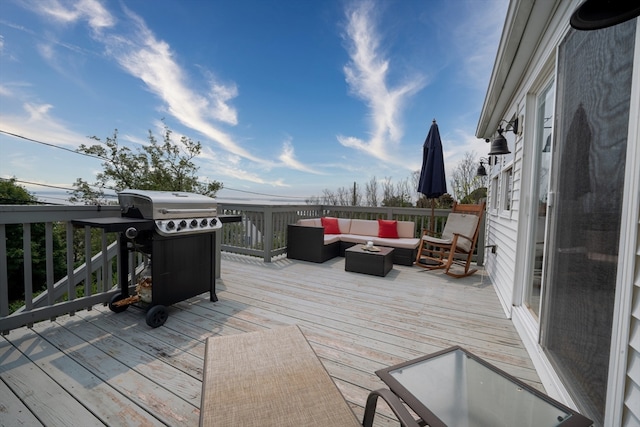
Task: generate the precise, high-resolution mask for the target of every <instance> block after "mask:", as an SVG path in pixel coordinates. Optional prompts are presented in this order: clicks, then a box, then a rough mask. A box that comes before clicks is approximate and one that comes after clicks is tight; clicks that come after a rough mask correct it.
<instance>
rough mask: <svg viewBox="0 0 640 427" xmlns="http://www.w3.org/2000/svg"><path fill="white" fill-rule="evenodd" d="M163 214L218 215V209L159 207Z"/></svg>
mask: <svg viewBox="0 0 640 427" xmlns="http://www.w3.org/2000/svg"><path fill="white" fill-rule="evenodd" d="M159 211H160V213H161V214H179V215H180V214H206V213H208V214H213V215H216V214H217V212H218V210H217V209H216V208H202V209H165V208H162V209H159Z"/></svg>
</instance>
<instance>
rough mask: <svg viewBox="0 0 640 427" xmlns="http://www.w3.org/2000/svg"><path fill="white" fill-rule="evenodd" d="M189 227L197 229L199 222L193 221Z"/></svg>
mask: <svg viewBox="0 0 640 427" xmlns="http://www.w3.org/2000/svg"><path fill="white" fill-rule="evenodd" d="M189 226H190V227H191V228H196V227H197V226H198V220H197V219H192V220H191V223H190V224H189Z"/></svg>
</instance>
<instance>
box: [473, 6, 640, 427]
mask: <svg viewBox="0 0 640 427" xmlns="http://www.w3.org/2000/svg"><path fill="white" fill-rule="evenodd" d="M583 1H584V0H570V1H566V0H555V1H551V0H549V1H545V2H540V1H538V2H535V1H532V0H512V1H511V3H510V5H509V11H508V13H507V21H506V24H505V28H504V30H503V36H502V40H501V44H500V48H499V51H498V56H497V59H496V62H495V64H494V70H493V74H492V78H491V82H490V85H489V89H488V92H487V98H486V99H485V102H484V106H483V111H482V114H481V118H480V121H479V124H478V131H477V133H476V135H477V136H478V137H479V138H493V137H494V136H495V133H493V132H494V130H495V129H496V128H497V127H498V123H499V120H500V119H510V118H511V117H513V115H514V114H516V112H517V113H518V115H522V116H523V117H524V123H521V125H522V124H524V126H525V132H524V133H523V138H522V139H520V138H517V140H515V141H514V135H513V133H511V132H509V135H508V140H509V148H510V150H511V151H512V153H513V154H512V156H513V157H512V158H507V159H502V160H501V161H502V162H504V163H505V164H504V165H497V166H496V165H494V166H492V169H491V176H490V177H489V182H492V177H494V176H496V174H500V173H501V172H500V171H501V170H504V168H505V167H509V165H512V166H513V191H512V205H511V210H510V211H508V212H505V211H502V210H501V209H500V208H498V209H492V208H493V206H491V204H490V203H491V200H492V198H493V197H494V196H498V200H497V202H498V206H501V204H502V202H503V200H501V197H502V194H503V191H502V188H500V187H499V186H500V185H503V183H502V181H501V180H499V186H498V187H496V188H494V187H492V186H490V187H489V194H488V207H487V224H486V245H496V247H497V251H496V253H495V254H492V253H491V251H490V250H487V252H486V255H485V267H486V270H487V272H488V274H489V276H490V278H491V281H492V283H493V285H494V287H495V289H496V292H497V294H498V296H499V298H500V300H501V302H502V304H503V307H504V309H505V312H506V313H507V315H508V316H513V317H512V318H513V320H514V324H515V325H516V327H517V329H518V331H519V333H520V335H521V337H522V339H523V340H524V342H525V345H526V346H527V349H528V351H529V353H530V354H531V357H532V359H533V360H534V363H535V364H536V368H537V369H538V370H539V374H540V377H541V379H542V380H543V384H544V385H545V387H546V388H547V392H548V393H549V394H550V395H551V396H552V397H554V398H556V399H559V400H561V401H563V402H564V403H566V404H568V405H569V406H574V407H575V405H574V404H573V402H572V401H571V399H570V397H569V394H568V393H567V391H566V390H565V389H564V387H563V385H562V384H561V381H560V379H559V376H558V375H557V373H555V372H554V371H553V367H552V365H551V364H550V363H549V361H548V360H547V359H546V356H545V354H544V352H543V351H542V348H541V346H540V345H539V336H538V335H539V332H538V330H537V329H536V325H537V324H536V323H535V320H532V317H531V316H530V315H529V313H528V311H527V309H526V307H524V305H523V304H522V289H521V288H519V286H521V283H522V280H523V279H524V278H523V277H522V266H521V265H520V266H519V265H518V263H520V264H522V262H523V261H522V257H519V256H518V255H517V252H518V251H522V250H523V249H524V248H525V246H526V244H527V242H522V241H518V235H523V234H522V230H521V228H522V227H525V226H526V224H522V223H519V221H521V222H525V221H526V218H523V215H522V214H523V212H525V210H527V209H528V203H530V202H529V201H528V200H529V196H528V194H527V191H528V188H529V182H528V181H527V176H528V175H527V174H530V172H531V171H530V170H529V169H530V166H529V165H528V164H526V163H524V162H530V160H529V157H530V156H531V153H530V152H529V151H528V149H527V144H532V143H533V141H529V140H528V138H529V139H530V138H532V137H531V135H530V133H527V132H526V129H527V128H526V127H527V126H533V123H527V118H529V119H532V118H533V117H534V116H535V111H527V110H526V107H527V106H528V107H529V109H530V110H533V109H534V105H533V104H535V103H531V102H528V100H529V101H530V100H531V96H533V95H535V94H536V93H537V90H538V89H539V88H538V87H536V85H539V84H541V83H544V82H545V81H546V80H547V78H548V77H549V76H550V75H553V74H554V72H553V70H554V69H555V55H556V50H557V47H558V46H559V44H560V43H561V41H562V40H563V39H564V37H565V36H566V34H567V32H568V31H569V24H568V22H569V18H570V16H571V14H572V13H573V11H574V10H575V9H576V8H577V7H578V6H579V5H580V4H581V3H583ZM523 51H524V52H526V53H525V55H523V54H522V53H523ZM518 53H520V55H518ZM523 56H524V57H523ZM634 59H635V61H634V74H633V84H632V96H631V100H632V101H631V103H632V105H631V109H630V116H629V122H630V133H629V138H628V142H627V145H628V156H627V161H626V162H627V163H626V178H625V188H626V189H625V201H624V203H625V205H624V208H623V209H624V211H623V212H624V213H623V216H625V218H624V221H623V222H624V223H623V226H622V233H621V244H620V245H621V246H620V252H619V254H620V255H619V257H620V259H621V261H620V264H619V272H618V279H617V283H616V290H617V294H616V307H615V312H614V330H613V331H612V332H613V333H612V339H611V358H610V359H611V360H610V369H609V379H608V387H607V391H608V393H607V406H606V413H605V421H604V425H606V426H640V214H639V211H640V130H639V128H640V124H639V123H640V72H638V70H640V19H637V20H636V44H635V57H634ZM550 70H552V72H551V73H549V71H550ZM527 97H529V98H527ZM487 148H488V145H487ZM523 175H524V176H523ZM494 192H495V193H496V194H495V195H494V194H492V193H494ZM521 210H522V212H521ZM623 258H624V259H623ZM512 305H513V306H512Z"/></svg>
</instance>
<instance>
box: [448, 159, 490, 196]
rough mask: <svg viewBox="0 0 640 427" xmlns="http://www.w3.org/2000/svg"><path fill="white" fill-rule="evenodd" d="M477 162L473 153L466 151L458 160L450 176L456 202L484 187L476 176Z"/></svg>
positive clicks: (480, 179) (481, 180)
mask: <svg viewBox="0 0 640 427" xmlns="http://www.w3.org/2000/svg"><path fill="white" fill-rule="evenodd" d="M478 165H479V162H478V161H477V160H476V154H475V153H474V152H469V151H467V152H466V153H464V158H463V159H462V160H460V162H459V163H458V165H457V166H456V168H455V170H454V171H453V174H452V179H451V184H452V187H453V195H454V197H455V199H456V200H460V201H461V203H463V202H462V201H463V200H468V199H466V198H467V197H468V196H469V195H470V194H471V193H473V192H475V191H476V190H478V189H479V188H482V187H484V180H483V179H482V178H481V177H478V176H476V174H477V172H478Z"/></svg>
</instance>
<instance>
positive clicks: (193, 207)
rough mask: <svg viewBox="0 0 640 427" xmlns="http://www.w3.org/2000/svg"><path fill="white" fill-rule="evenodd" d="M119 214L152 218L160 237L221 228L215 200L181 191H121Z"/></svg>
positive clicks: (119, 195)
mask: <svg viewBox="0 0 640 427" xmlns="http://www.w3.org/2000/svg"><path fill="white" fill-rule="evenodd" d="M118 200H119V201H120V208H121V211H122V216H123V217H127V218H141V219H149V220H154V222H155V230H156V231H157V232H158V233H159V234H161V235H163V236H179V235H184V234H196V233H211V232H213V231H215V230H218V229H220V228H221V227H222V222H221V221H220V220H219V219H218V208H217V204H216V200H215V199H214V198H212V197H207V196H203V195H202V194H195V193H187V192H184V191H152V190H131V189H127V190H122V191H121V192H119V193H118Z"/></svg>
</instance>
